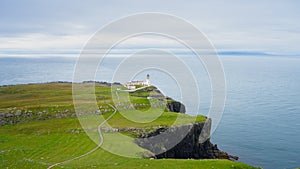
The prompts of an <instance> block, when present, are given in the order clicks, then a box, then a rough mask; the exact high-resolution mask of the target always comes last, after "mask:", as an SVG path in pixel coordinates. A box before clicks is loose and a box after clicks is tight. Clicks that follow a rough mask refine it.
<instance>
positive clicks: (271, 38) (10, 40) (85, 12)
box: [0, 0, 300, 57]
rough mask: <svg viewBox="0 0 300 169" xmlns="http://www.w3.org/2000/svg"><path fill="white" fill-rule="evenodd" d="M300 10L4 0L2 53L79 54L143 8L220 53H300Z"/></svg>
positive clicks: (260, 1)
mask: <svg viewBox="0 0 300 169" xmlns="http://www.w3.org/2000/svg"><path fill="white" fill-rule="evenodd" d="M299 8H300V1H298V0H252V1H245V0H239V1H238V0H218V1H217V0H210V1H201V0H191V1H183V0H181V1H179V0H164V1H161V0H152V1H141V0H128V1H121V0H119V1H116V0H110V1H104V0H99V1H92V0H87V1H79V0H43V1H40V0H24V1H18V0H0V57H1V56H2V57H7V56H12V57H13V56H16V57H18V56H22V57H29V56H34V55H38V56H54V55H57V56H58V55H59V56H64V55H65V56H75V55H76V54H78V53H79V52H80V50H81V49H82V48H83V47H84V45H85V44H86V42H87V41H88V40H89V39H90V38H91V37H92V36H93V35H94V33H95V32H96V31H98V30H99V29H100V28H102V27H103V26H105V25H106V24H108V23H110V22H112V21H114V20H117V19H119V18H122V17H125V16H128V15H132V14H136V13H143V12H158V13H166V14H171V15H174V16H178V17H180V18H183V19H185V20H186V21H188V22H190V23H191V24H193V25H194V26H196V27H197V28H198V29H199V30H201V31H202V32H203V33H204V34H205V35H206V36H207V38H208V39H209V40H210V41H211V42H212V43H213V45H214V46H215V48H216V50H217V52H219V53H220V54H238V55H243V54H247V55H248V54H250V55H251V54H253V55H255V54H266V55H298V54H299V55H300V47H299V44H300V12H299ZM120 31H122V28H120ZM187 34H188V32H187ZM158 42H161V41H158ZM158 42H157V41H155V39H151V38H144V40H143V41H141V43H139V47H140V46H142V45H143V44H144V45H145V47H146V46H147V47H149V46H151V44H157V43H158ZM129 44H130V45H131V46H130V45H127V47H128V48H134V47H135V45H137V44H136V43H129ZM161 45H162V46H163V45H164V44H161ZM168 47H170V46H168ZM173 48H176V46H173Z"/></svg>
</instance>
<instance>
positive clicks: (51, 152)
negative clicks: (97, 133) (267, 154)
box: [0, 118, 253, 169]
mask: <svg viewBox="0 0 300 169" xmlns="http://www.w3.org/2000/svg"><path fill="white" fill-rule="evenodd" d="M76 131H78V132H76ZM106 141H109V139H108V140H106ZM104 142H105V140H104ZM127 144H128V143H127ZM0 147H1V148H0V164H1V166H2V167H1V168H6V167H8V168H46V167H47V166H49V165H51V164H54V163H56V162H61V161H64V160H67V159H70V158H73V157H76V156H79V155H81V154H84V153H86V152H87V151H89V150H91V149H93V148H94V147H96V144H95V143H94V142H92V141H91V140H90V139H89V138H88V137H87V136H86V134H85V133H84V132H82V130H81V127H80V124H79V122H78V121H77V119H76V118H64V119H52V120H46V121H36V122H31V123H24V124H16V125H6V126H2V127H0ZM125 151H126V150H125ZM127 151H132V150H131V149H128V150H127ZM62 166H63V167H64V168H122V169H123V168H128V169H129V168H130V169H131V168H150V169H151V168H153V169H156V168H187V169H190V168H204V169H206V168H209V169H211V168H225V169H226V168H243V169H247V168H253V167H250V166H248V165H246V164H243V163H239V162H232V161H228V160H179V159H160V160H156V159H154V160H150V159H142V158H126V157H121V156H117V155H114V154H112V153H109V152H107V151H105V150H103V149H99V150H97V151H95V152H94V153H92V154H90V155H89V156H86V157H83V158H82V159H78V160H75V161H72V162H69V163H66V164H64V165H60V166H57V167H56V168H60V167H62Z"/></svg>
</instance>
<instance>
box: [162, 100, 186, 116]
mask: <svg viewBox="0 0 300 169" xmlns="http://www.w3.org/2000/svg"><path fill="white" fill-rule="evenodd" d="M166 106H167V109H168V110H169V111H171V112H178V113H185V106H184V105H183V104H182V103H180V102H178V101H171V102H168V103H167V105H166Z"/></svg>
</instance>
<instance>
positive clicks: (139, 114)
mask: <svg viewBox="0 0 300 169" xmlns="http://www.w3.org/2000/svg"><path fill="white" fill-rule="evenodd" d="M85 85H86V88H83V89H84V90H85V89H86V92H88V94H85V95H84V96H85V98H88V97H89V96H91V95H93V94H94V93H92V91H93V90H90V89H89V88H88V86H89V84H85ZM95 87H96V88H95V95H96V99H97V104H98V106H99V107H106V108H100V110H101V111H102V110H104V109H107V108H108V107H107V103H110V104H113V101H112V96H111V93H115V91H116V89H117V88H122V87H121V86H113V88H111V87H110V86H107V85H103V84H96V85H95ZM155 89H156V88H155V87H153V86H150V87H148V88H145V89H142V90H140V91H137V92H132V93H122V92H121V93H120V95H124V96H126V95H127V96H129V100H130V101H131V103H133V104H136V105H135V108H136V110H135V111H133V110H124V111H118V112H116V114H115V115H114V116H112V118H111V119H109V120H108V124H109V125H111V126H112V127H114V128H129V127H135V128H152V127H155V126H172V125H181V124H188V123H193V122H204V121H205V120H206V117H205V116H201V115H200V116H197V117H193V116H189V115H186V114H180V113H174V112H168V111H165V108H161V109H158V108H150V102H149V100H148V99H147V96H149V94H151V92H152V91H154V90H155ZM152 94H153V92H152ZM156 94H157V93H156ZM85 98H84V99H83V103H85V101H86V100H85ZM167 101H168V102H170V101H172V100H171V99H168V100H167ZM1 111H2V112H9V113H12V114H14V113H16V112H18V111H19V112H21V114H25V113H26V112H31V113H32V116H30V117H29V118H27V117H26V118H25V117H23V116H19V117H16V118H19V119H13V120H15V122H19V123H18V124H13V125H5V126H1V127H0V164H1V165H0V166H1V167H0V168H46V167H47V166H49V165H51V164H53V163H56V162H61V161H64V160H68V159H71V158H74V157H77V156H79V155H82V154H84V153H86V152H88V151H89V150H91V149H93V148H94V147H96V143H98V142H99V140H100V139H99V135H98V133H97V132H91V134H92V135H91V136H92V137H93V139H90V138H89V137H88V135H87V134H86V133H85V132H84V129H82V126H81V125H80V123H79V121H78V119H77V118H72V117H71V116H66V117H65V118H61V117H60V118H57V114H67V115H68V114H69V115H70V114H74V113H75V112H74V105H73V98H72V84H70V83H47V84H29V85H16V86H2V87H0V112H1ZM40 112H46V113H44V114H42V115H41V114H39V113H40ZM112 113H113V110H109V111H107V112H105V113H104V114H103V115H91V116H87V117H86V118H87V122H91V123H88V126H90V127H91V129H95V128H97V126H98V125H99V124H100V123H101V121H99V120H98V118H99V117H103V119H102V120H104V119H107V118H108V117H109V116H110V115H111V114H112ZM88 118H90V119H91V120H90V121H89V119H88ZM41 119H42V120H41ZM122 134H124V135H120V133H103V136H104V143H103V146H102V148H101V149H99V150H97V151H96V152H94V153H92V154H90V155H88V156H86V157H84V158H82V159H78V160H75V161H72V162H69V163H66V164H64V165H63V166H64V168H122V169H123V168H125V169H126V168H150V169H151V168H253V167H250V166H248V165H246V164H243V163H239V162H232V161H228V160H179V159H160V160H150V159H144V158H141V157H142V154H143V153H145V152H147V150H145V149H142V148H141V147H139V146H137V145H136V144H135V143H134V141H133V140H134V137H136V136H137V135H136V134H135V133H129V132H125V133H122ZM126 136H130V137H126ZM95 138H96V139H95ZM120 140H121V141H120ZM95 142H96V143H95ZM109 146H111V147H109ZM105 149H110V150H113V151H114V152H117V153H119V154H124V155H127V156H130V157H135V158H126V157H122V156H118V155H114V154H113V153H110V152H108V151H106V150H105ZM148 153H149V152H148ZM60 167H61V166H58V167H56V168H60Z"/></svg>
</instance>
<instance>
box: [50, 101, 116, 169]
mask: <svg viewBox="0 0 300 169" xmlns="http://www.w3.org/2000/svg"><path fill="white" fill-rule="evenodd" d="M108 105H109V106H110V107H112V108H113V109H114V112H113V113H112V114H111V115H110V116H109V117H108V118H107V119H106V120H104V121H103V122H102V123H101V124H99V125H98V133H99V136H100V143H99V144H98V145H97V147H95V148H94V149H92V150H90V151H89V152H87V153H85V154H82V155H80V156H77V157H75V158H72V159H69V160H66V161H62V162H58V163H55V164H53V165H51V166H49V167H48V168H47V169H51V168H53V167H55V166H58V165H61V164H65V163H68V162H70V161H73V160H77V159H79V158H82V157H85V156H87V155H89V154H91V153H93V152H94V151H96V150H97V149H99V148H100V147H101V146H102V144H103V140H104V139H103V136H102V133H101V126H102V125H103V124H104V123H106V122H107V121H108V120H109V119H110V118H111V117H112V116H113V115H114V114H115V113H116V112H117V109H116V108H115V107H114V106H113V105H111V104H108Z"/></svg>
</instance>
